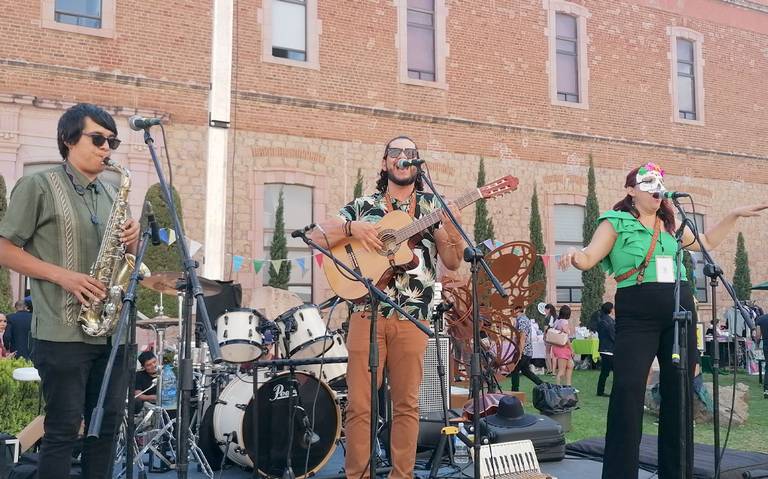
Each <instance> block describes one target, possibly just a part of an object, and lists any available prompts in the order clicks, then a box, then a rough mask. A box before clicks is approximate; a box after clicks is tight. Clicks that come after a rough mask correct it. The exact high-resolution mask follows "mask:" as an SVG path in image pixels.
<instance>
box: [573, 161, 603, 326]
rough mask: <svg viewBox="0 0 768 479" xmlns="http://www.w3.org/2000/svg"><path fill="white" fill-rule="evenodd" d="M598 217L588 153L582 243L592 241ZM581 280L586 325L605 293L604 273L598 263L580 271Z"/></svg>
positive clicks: (595, 191) (580, 318)
mask: <svg viewBox="0 0 768 479" xmlns="http://www.w3.org/2000/svg"><path fill="white" fill-rule="evenodd" d="M599 217H600V207H599V205H598V203H597V188H596V186H595V168H594V164H593V161H592V155H589V170H588V172H587V202H586V205H585V208H584V225H583V227H582V234H583V237H584V244H589V242H590V241H592V236H593V235H594V234H595V230H596V229H597V219H598V218H599ZM581 282H582V284H583V285H584V289H582V291H581V315H580V317H579V322H580V323H581V325H582V326H587V325H588V324H589V320H590V318H591V317H592V313H594V312H595V311H597V310H598V309H600V305H601V304H602V303H603V295H604V294H605V273H603V270H602V269H601V268H600V265H595V266H594V267H593V268H592V269H589V270H587V271H582V272H581Z"/></svg>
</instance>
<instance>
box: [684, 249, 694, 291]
mask: <svg viewBox="0 0 768 479" xmlns="http://www.w3.org/2000/svg"><path fill="white" fill-rule="evenodd" d="M683 266H684V267H685V279H686V281H688V286H690V288H691V292H692V293H693V297H694V298H695V297H696V278H695V277H694V275H693V274H694V271H696V265H695V264H693V256H691V252H690V251H688V250H687V249H684V250H683Z"/></svg>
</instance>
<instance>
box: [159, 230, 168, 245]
mask: <svg viewBox="0 0 768 479" xmlns="http://www.w3.org/2000/svg"><path fill="white" fill-rule="evenodd" d="M158 233H159V236H160V241H162V242H163V243H165V244H169V243H168V228H160V231H159V232H158Z"/></svg>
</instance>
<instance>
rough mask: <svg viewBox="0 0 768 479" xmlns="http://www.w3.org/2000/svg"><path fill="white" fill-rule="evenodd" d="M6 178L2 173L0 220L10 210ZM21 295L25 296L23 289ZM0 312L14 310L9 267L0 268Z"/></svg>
mask: <svg viewBox="0 0 768 479" xmlns="http://www.w3.org/2000/svg"><path fill="white" fill-rule="evenodd" d="M5 196H6V188H5V178H4V177H3V175H0V220H2V219H3V217H4V216H5V212H6V211H7V210H8V201H7V200H6V199H5ZM19 296H24V291H21V292H20V294H19ZM0 312H3V313H10V312H13V290H12V289H11V271H10V270H9V269H8V268H0Z"/></svg>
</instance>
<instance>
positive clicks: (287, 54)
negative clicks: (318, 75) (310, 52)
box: [272, 0, 307, 62]
mask: <svg viewBox="0 0 768 479" xmlns="http://www.w3.org/2000/svg"><path fill="white" fill-rule="evenodd" d="M272 56H274V57H277V58H288V59H290V60H298V61H302V62H304V61H307V5H306V0H275V1H274V2H273V3H272Z"/></svg>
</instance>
